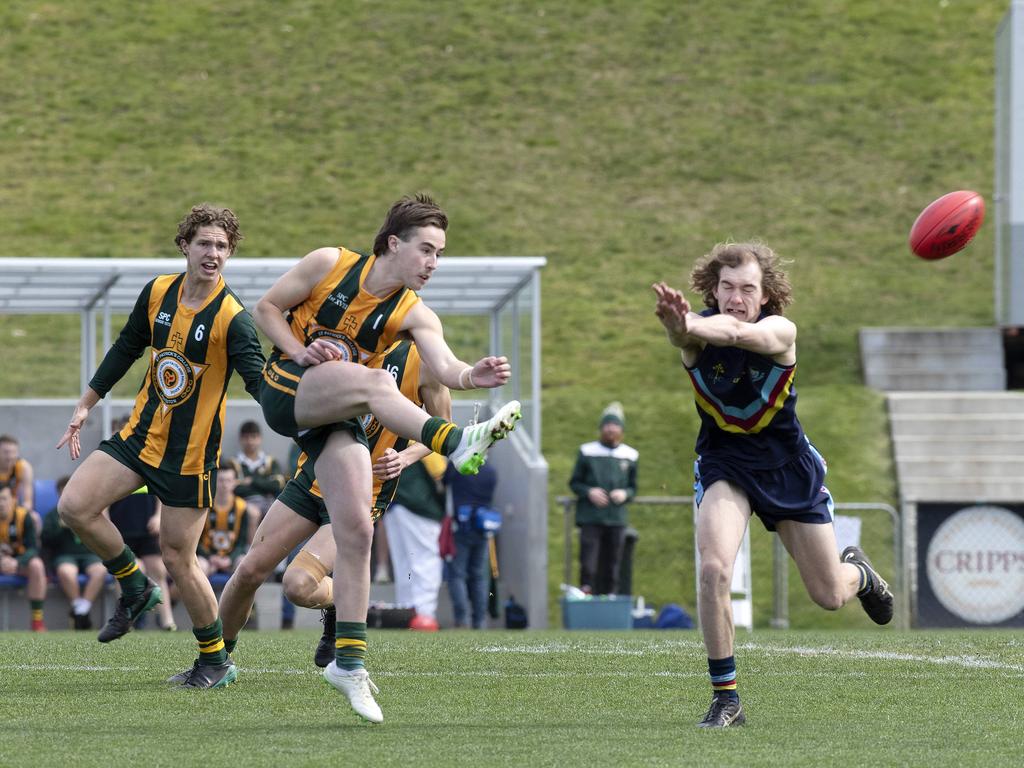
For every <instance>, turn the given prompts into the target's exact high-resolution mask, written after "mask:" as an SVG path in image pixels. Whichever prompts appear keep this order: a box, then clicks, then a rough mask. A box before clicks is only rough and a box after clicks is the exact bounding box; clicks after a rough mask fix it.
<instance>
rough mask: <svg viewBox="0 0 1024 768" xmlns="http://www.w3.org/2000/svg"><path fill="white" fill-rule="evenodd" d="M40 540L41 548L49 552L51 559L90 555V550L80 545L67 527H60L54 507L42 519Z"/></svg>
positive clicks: (73, 533) (74, 534)
mask: <svg viewBox="0 0 1024 768" xmlns="http://www.w3.org/2000/svg"><path fill="white" fill-rule="evenodd" d="M40 538H41V539H42V541H43V546H44V547H46V549H47V550H49V554H50V556H51V557H61V556H64V555H91V554H92V550H91V549H89V548H88V547H87V546H85V544H83V543H82V540H81V539H80V538H78V534H76V533H75V532H74V531H72V530H71V529H70V528H68V527H67V526H64V525H61V522H60V515H58V514H57V509H56V507H55V508H54V509H51V510H50V511H49V512H47V513H46V517H44V518H43V532H42V534H41V535H40Z"/></svg>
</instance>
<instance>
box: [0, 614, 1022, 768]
mask: <svg viewBox="0 0 1024 768" xmlns="http://www.w3.org/2000/svg"><path fill="white" fill-rule="evenodd" d="M316 638H317V635H316V634H315V633H314V632H312V631H305V630H304V631H295V632H288V633H283V632H254V633H249V634H246V635H243V637H242V641H241V643H240V644H239V647H238V649H237V651H236V653H235V660H236V663H237V664H238V665H239V670H240V674H239V681H238V682H237V683H236V684H235V685H233V686H231V687H230V688H228V689H226V690H218V691H183V690H175V689H171V688H169V687H168V686H166V685H165V684H164V682H163V680H164V678H165V677H167V676H168V675H170V674H172V673H174V672H177V671H179V670H180V669H183V668H185V667H186V666H188V665H189V664H190V663H191V659H192V656H191V653H192V651H193V648H192V647H191V643H190V638H189V637H188V636H187V635H186V634H185V633H178V634H174V635H169V634H163V633H160V634H158V633H149V632H147V633H140V634H138V635H130V636H129V637H127V638H125V639H124V640H123V641H118V642H117V643H113V644H111V645H109V646H101V645H99V644H98V643H96V641H95V639H94V638H93V636H92V633H79V634H75V633H71V632H51V633H48V634H46V635H42V636H36V635H31V634H29V633H23V632H22V633H17V632H16V633H8V634H5V635H4V650H3V653H2V655H0V692H2V695H0V730H2V732H3V745H4V748H3V759H2V761H0V762H2V763H3V764H4V765H5V766H12V767H13V766H36V765H59V764H62V763H72V764H74V765H76V766H93V765H96V766H109V765H126V764H135V765H154V766H160V765H173V766H191V765H246V766H254V767H255V766H279V765H296V766H301V765H329V764H339V763H356V764H359V765H365V766H377V765H381V766H392V765H394V766H407V765H416V766H423V767H424V768H429V767H430V766H481V765H486V766H523V765H536V766H589V765H628V766H641V765H643V766H662V765H665V766H668V765H696V766H704V765H707V766H720V765H736V764H739V763H740V762H742V764H744V765H786V766H821V765H844V766H878V765H929V764H932V765H940V764H951V763H954V762H955V764H957V765H959V766H989V765H1009V764H1013V763H1014V762H1016V761H1017V760H1019V758H1020V754H1021V751H1020V749H1021V748H1020V740H1019V735H1020V734H1019V721H1018V707H1017V706H1016V702H1015V695H1016V694H1015V689H1016V688H1017V687H1019V686H1018V682H1019V681H1020V679H1021V677H1022V676H1024V645H1022V644H1021V643H1020V639H1019V638H1018V637H1017V636H1016V635H1014V634H1012V633H1006V632H980V633H979V632H966V631H964V632H914V633H909V634H908V633H891V632H889V633H881V632H869V631H859V630H857V631H844V632H830V633H822V632H803V631H800V632H794V631H791V632H785V633H779V632H770V631H758V632H755V633H753V634H745V633H741V634H740V636H739V637H738V639H737V640H738V645H737V650H736V653H737V659H738V668H739V682H740V691H741V694H742V696H743V702H744V705H745V707H746V709H747V712H748V718H749V722H748V725H747V726H745V727H743V728H738V729H734V730H730V731H719V732H706V731H701V730H699V729H697V728H696V727H695V723H696V721H697V720H698V719H699V718H700V717H701V716H702V715H703V712H704V709H705V708H706V706H707V703H708V700H709V697H710V688H709V685H708V681H707V675H706V662H705V658H704V654H703V650H702V646H701V644H700V640H699V636H698V635H697V634H696V633H694V632H689V631H676V632H639V631H637V632H631V633H626V632H623V633H583V632H579V633H567V632H534V633H526V634H524V633H511V632H485V633H470V632H442V633H440V634H436V635H423V634H414V633H409V632H399V631H383V632H382V631H376V632H375V631H371V632H370V664H371V673H372V676H373V678H374V679H375V681H376V682H377V684H378V685H379V686H380V688H381V694H380V696H379V701H380V703H381V706H382V708H383V710H384V713H385V722H384V724H383V725H380V726H371V725H369V724H366V723H363V722H362V721H360V720H359V719H358V718H357V717H356V716H355V715H354V714H352V713H351V711H350V710H349V708H348V705H347V702H345V701H344V700H343V699H342V697H341V696H340V695H339V694H338V693H337V692H335V691H334V690H333V689H332V688H329V687H328V686H327V685H326V684H325V683H323V682H322V681H321V680H320V679H318V677H317V676H316V671H315V670H314V668H313V667H312V663H311V660H310V659H311V653H312V648H313V646H314V644H315V641H316Z"/></svg>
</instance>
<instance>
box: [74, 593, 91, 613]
mask: <svg viewBox="0 0 1024 768" xmlns="http://www.w3.org/2000/svg"><path fill="white" fill-rule="evenodd" d="M72 608H73V610H74V612H75V615H76V616H84V615H85V614H87V613H88V612H89V610H90V609H91V608H92V600H86V599H85V598H84V597H76V598H75V601H74V602H73V603H72Z"/></svg>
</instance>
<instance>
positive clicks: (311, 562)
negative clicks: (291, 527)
mask: <svg viewBox="0 0 1024 768" xmlns="http://www.w3.org/2000/svg"><path fill="white" fill-rule="evenodd" d="M299 571H301V572H302V573H304V574H306V575H307V576H309V578H310V579H312V584H313V589H312V590H310V594H312V592H315V591H316V589H317V587H318V586H319V585H320V584H321V583H323V581H324V580H325V579H327V574H328V573H329V571H328V570H327V568H326V567H325V566H324V564H323V563H322V562H320V559H319V558H318V557H316V556H315V555H313V554H311V553H309V552H307V551H306V550H304V549H303V550H300V551H299V554H297V555H296V556H295V559H294V560H292V561H291V562H290V563H289V564H288V568H287V569H286V570H285V574H284V575H285V580H286V584H287V580H288V573H289V572H291V573H292V576H293V578H294V577H295V576H297V575H298V572H299ZM327 583H328V599H327V600H326V601H325V603H326V604H325V605H322V606H321V605H315V606H314V605H310V606H306V607H309V608H326V607H328V606H329V605H331V603H332V601H333V590H332V589H331V588H330V586H331V584H330V579H327ZM292 602H294V600H292Z"/></svg>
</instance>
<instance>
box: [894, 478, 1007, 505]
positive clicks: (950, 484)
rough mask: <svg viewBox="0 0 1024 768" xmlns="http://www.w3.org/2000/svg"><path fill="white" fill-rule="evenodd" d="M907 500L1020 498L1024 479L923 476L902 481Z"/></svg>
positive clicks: (965, 500)
mask: <svg viewBox="0 0 1024 768" xmlns="http://www.w3.org/2000/svg"><path fill="white" fill-rule="evenodd" d="M899 487H900V496H901V498H902V499H903V500H904V501H958V502H972V503H976V502H996V501H998V502H1004V503H1009V502H1018V503H1019V502H1020V501H1021V499H1024V481H1020V480H1016V481H1009V480H1006V481H1002V482H999V481H991V480H962V479H957V478H947V477H923V478H918V479H916V480H910V481H900V484H899Z"/></svg>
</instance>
